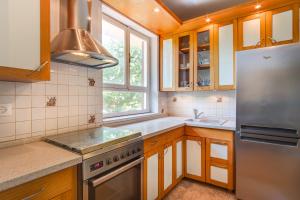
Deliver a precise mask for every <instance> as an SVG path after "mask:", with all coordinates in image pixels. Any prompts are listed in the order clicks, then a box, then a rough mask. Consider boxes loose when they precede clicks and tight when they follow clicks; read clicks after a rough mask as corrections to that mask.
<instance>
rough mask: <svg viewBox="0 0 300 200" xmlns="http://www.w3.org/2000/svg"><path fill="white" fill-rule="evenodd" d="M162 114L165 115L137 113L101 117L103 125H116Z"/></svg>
mask: <svg viewBox="0 0 300 200" xmlns="http://www.w3.org/2000/svg"><path fill="white" fill-rule="evenodd" d="M164 116H165V115H164V114H161V113H144V114H137V115H127V116H122V117H113V118H106V119H103V125H104V126H109V127H116V126H122V125H126V124H132V123H138V122H142V121H147V120H151V119H157V118H161V117H164Z"/></svg>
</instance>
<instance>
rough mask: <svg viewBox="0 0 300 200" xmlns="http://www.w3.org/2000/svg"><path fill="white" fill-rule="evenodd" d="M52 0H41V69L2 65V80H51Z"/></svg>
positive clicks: (0, 71) (0, 68)
mask: <svg viewBox="0 0 300 200" xmlns="http://www.w3.org/2000/svg"><path fill="white" fill-rule="evenodd" d="M50 51H51V50H50V0H40V64H43V63H45V62H47V64H46V65H45V66H44V67H43V68H42V69H41V70H40V71H36V72H34V71H32V70H25V69H17V68H10V67H5V66H0V80H2V81H21V82H35V81H48V80H50ZM37 67H38V66H37Z"/></svg>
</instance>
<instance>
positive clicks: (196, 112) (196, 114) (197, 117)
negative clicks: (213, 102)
mask: <svg viewBox="0 0 300 200" xmlns="http://www.w3.org/2000/svg"><path fill="white" fill-rule="evenodd" d="M193 111H194V118H195V119H199V118H200V117H201V115H203V114H204V112H200V113H199V111H198V109H193Z"/></svg>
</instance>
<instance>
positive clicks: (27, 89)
mask: <svg viewBox="0 0 300 200" xmlns="http://www.w3.org/2000/svg"><path fill="white" fill-rule="evenodd" d="M16 95H31V84H30V83H16Z"/></svg>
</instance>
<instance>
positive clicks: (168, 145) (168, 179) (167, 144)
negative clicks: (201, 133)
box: [143, 128, 184, 200]
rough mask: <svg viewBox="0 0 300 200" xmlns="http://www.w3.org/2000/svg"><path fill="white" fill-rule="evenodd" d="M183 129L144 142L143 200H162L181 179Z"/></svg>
mask: <svg viewBox="0 0 300 200" xmlns="http://www.w3.org/2000/svg"><path fill="white" fill-rule="evenodd" d="M183 134H184V128H178V129H175V130H172V131H168V132H166V133H164V134H161V135H159V136H156V137H152V138H149V139H147V140H145V141H144V152H145V153H144V157H145V159H144V186H143V187H144V200H155V199H162V198H163V197H164V196H165V195H166V194H167V193H168V192H169V191H170V190H171V189H173V187H174V186H175V185H176V184H177V183H178V182H179V181H180V180H181V179H182V178H183V160H184V159H183Z"/></svg>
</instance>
